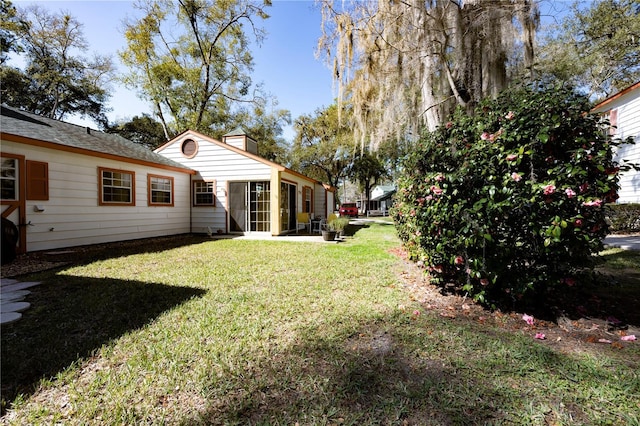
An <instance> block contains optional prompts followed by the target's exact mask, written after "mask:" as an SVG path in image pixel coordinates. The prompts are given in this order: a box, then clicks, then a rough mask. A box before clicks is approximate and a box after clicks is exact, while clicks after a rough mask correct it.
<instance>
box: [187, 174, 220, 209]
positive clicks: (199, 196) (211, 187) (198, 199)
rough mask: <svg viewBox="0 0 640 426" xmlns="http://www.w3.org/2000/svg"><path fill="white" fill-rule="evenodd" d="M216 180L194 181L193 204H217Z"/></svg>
mask: <svg viewBox="0 0 640 426" xmlns="http://www.w3.org/2000/svg"><path fill="white" fill-rule="evenodd" d="M215 190H216V182H215V181H213V182H207V181H204V180H196V181H193V205H194V206H215V205H216V196H215Z"/></svg>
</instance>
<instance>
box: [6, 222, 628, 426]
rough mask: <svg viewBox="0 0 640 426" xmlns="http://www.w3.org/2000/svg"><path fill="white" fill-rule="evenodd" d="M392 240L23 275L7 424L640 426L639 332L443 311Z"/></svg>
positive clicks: (10, 353)
mask: <svg viewBox="0 0 640 426" xmlns="http://www.w3.org/2000/svg"><path fill="white" fill-rule="evenodd" d="M196 242H197V243H196ZM398 246H399V242H398V240H397V238H396V236H395V231H394V229H393V226H392V225H383V224H372V225H371V226H369V227H365V228H362V229H359V230H357V232H356V233H355V234H354V236H353V237H352V238H351V237H350V238H349V239H348V240H347V241H346V242H344V243H341V244H335V245H329V244H313V243H297V242H296V243H291V242H282V241H248V240H217V241H204V242H202V239H198V240H196V239H194V244H191V245H186V246H182V247H177V248H173V249H169V250H164V251H155V252H151V251H150V252H148V253H142V254H132V255H128V256H125V257H116V258H111V259H106V260H99V261H95V262H93V263H89V264H86V265H83V266H77V267H71V268H68V269H64V270H59V271H57V272H56V271H52V272H47V273H41V274H38V275H35V276H31V277H28V278H29V279H39V280H43V281H44V282H43V284H42V285H41V286H39V287H38V288H37V289H35V290H34V291H33V294H32V295H31V296H30V299H29V301H30V302H31V303H32V307H31V308H30V309H29V310H28V311H27V312H25V315H24V317H23V318H22V319H21V320H20V321H18V322H16V323H14V324H11V325H8V326H4V327H3V328H2V392H3V395H2V398H3V411H4V410H6V412H5V413H4V416H3V418H2V423H3V424H19V425H24V424H65V425H67V424H82V425H89V424H90V425H94V424H105V425H122V424H132V425H133V424H136V425H147V424H148V425H152V424H153V425H160V424H171V425H173V424H183V425H198V424H202V425H205V424H206V425H217V424H229V425H234V424H238V425H295V424H299V425H330V424H343V425H387V424H388V425H395V424H398V425H403V424H408V425H470V424H511V425H512V424H525V425H545V424H561V425H563V424H566V425H569V424H575V425H584V424H593V425H600V424H612V425H621V424H630V425H633V424H640V414H639V413H640V398H639V397H638V396H639V395H640V373H639V371H640V350H639V346H640V345H639V344H638V343H637V342H630V343H629V344H626V345H624V347H622V348H614V347H606V348H604V347H602V346H597V345H592V346H593V347H594V348H596V347H597V350H595V349H594V350H593V351H591V350H588V349H580V350H575V351H573V350H572V351H567V350H566V347H562V346H557V347H556V346H554V342H551V341H538V340H535V339H533V338H532V337H531V335H530V333H526V332H517V331H516V332H514V330H513V329H511V328H506V327H500V326H497V325H495V324H494V325H492V324H493V323H484V322H482V321H478V320H477V318H470V317H469V318H467V317H462V316H460V317H458V318H455V319H452V318H446V317H443V316H441V315H438V314H437V313H436V312H432V311H429V310H427V309H424V307H423V306H422V305H420V304H419V303H418V302H416V301H414V300H413V298H412V297H410V294H409V293H408V292H407V291H406V289H405V288H404V285H403V282H402V280H401V279H400V275H401V272H402V271H403V268H405V266H406V265H405V264H404V263H403V262H402V260H401V259H399V258H398V257H396V256H394V255H393V254H391V253H390V251H391V250H392V249H394V248H396V247H398ZM636 260H637V258H636ZM630 309H637V306H634V307H630ZM416 311H417V312H416ZM417 313H420V314H419V315H418V314H417Z"/></svg>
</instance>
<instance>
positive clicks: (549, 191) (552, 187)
mask: <svg viewBox="0 0 640 426" xmlns="http://www.w3.org/2000/svg"><path fill="white" fill-rule="evenodd" d="M554 192H556V186H555V185H552V184H549V185H547V186H545V187H544V195H551V194H553V193H554Z"/></svg>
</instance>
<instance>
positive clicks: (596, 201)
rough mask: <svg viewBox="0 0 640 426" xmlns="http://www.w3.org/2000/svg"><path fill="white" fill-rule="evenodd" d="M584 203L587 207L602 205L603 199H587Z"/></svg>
mask: <svg viewBox="0 0 640 426" xmlns="http://www.w3.org/2000/svg"><path fill="white" fill-rule="evenodd" d="M582 205H583V206H585V207H600V206H601V205H602V200H600V199H596V200H593V201H585V202H584V203H582Z"/></svg>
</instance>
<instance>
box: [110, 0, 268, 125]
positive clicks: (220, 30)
mask: <svg viewBox="0 0 640 426" xmlns="http://www.w3.org/2000/svg"><path fill="white" fill-rule="evenodd" d="M268 5H270V2H269V1H268V0H265V1H264V2H263V3H258V2H253V1H249V0H228V1H223V2H222V1H212V0H178V1H176V2H173V1H168V0H138V1H137V2H136V4H135V6H136V8H137V9H138V10H140V11H141V12H142V14H143V16H142V17H141V18H140V19H138V20H135V21H130V22H127V23H126V24H125V37H126V39H127V49H125V50H124V51H122V52H120V55H121V58H122V60H123V62H124V63H125V64H126V65H127V66H129V68H130V73H129V74H128V75H127V76H126V78H125V82H126V83H127V84H129V85H130V86H131V87H135V88H137V89H138V90H139V91H140V93H141V95H142V96H143V97H144V98H145V99H147V100H149V101H150V102H151V104H152V106H153V108H154V111H153V112H154V114H155V115H156V116H157V117H158V119H159V120H160V122H161V123H162V125H163V126H164V129H165V133H166V136H167V138H169V134H170V133H172V132H180V131H183V130H185V129H187V128H189V129H193V130H197V131H201V132H203V133H208V134H210V133H211V132H212V131H213V132H214V133H215V132H224V130H225V127H226V124H227V123H228V122H229V121H230V114H231V110H232V108H233V106H234V105H235V104H237V103H238V102H241V101H249V100H252V96H251V93H250V91H251V78H250V75H249V72H250V71H251V69H252V65H253V64H252V61H253V59H252V56H251V53H250V52H249V48H248V47H249V38H248V36H247V30H248V31H250V32H251V33H252V35H253V37H254V38H255V39H256V40H257V41H260V40H261V39H262V37H263V36H264V34H263V30H262V29H260V28H258V27H257V26H256V22H255V21H256V19H266V18H268V15H267V14H266V12H265V8H266V6H268Z"/></svg>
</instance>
